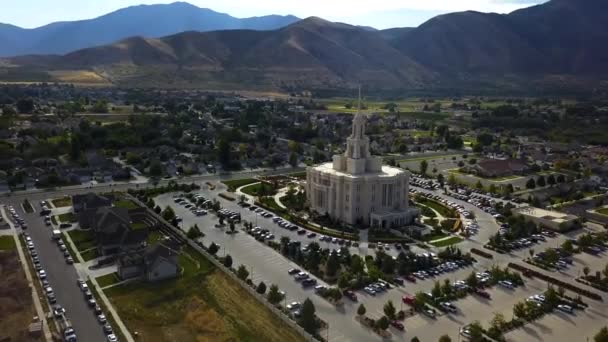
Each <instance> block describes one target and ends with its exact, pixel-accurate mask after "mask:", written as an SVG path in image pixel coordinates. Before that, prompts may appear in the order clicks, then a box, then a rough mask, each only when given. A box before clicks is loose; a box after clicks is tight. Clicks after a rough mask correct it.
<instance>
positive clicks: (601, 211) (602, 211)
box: [595, 208, 608, 216]
mask: <svg viewBox="0 0 608 342" xmlns="http://www.w3.org/2000/svg"><path fill="white" fill-rule="evenodd" d="M595 212H596V213H598V214H602V215H606V216H608V208H601V209H598V210H596V211H595Z"/></svg>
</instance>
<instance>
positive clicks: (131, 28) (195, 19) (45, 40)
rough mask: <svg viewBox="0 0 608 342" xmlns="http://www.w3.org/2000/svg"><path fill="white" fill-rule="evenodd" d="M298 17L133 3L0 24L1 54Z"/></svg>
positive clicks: (280, 23) (264, 26) (61, 50)
mask: <svg viewBox="0 0 608 342" xmlns="http://www.w3.org/2000/svg"><path fill="white" fill-rule="evenodd" d="M298 20H299V19H298V18H296V17H294V16H278V15H269V16H263V17H252V18H244V19H238V18H234V17H232V16H230V15H228V14H224V13H218V12H214V11H212V10H210V9H206V8H199V7H196V6H193V5H190V4H188V3H185V2H175V3H172V4H168V5H140V6H133V7H128V8H124V9H120V10H118V11H115V12H112V13H109V14H106V15H103V16H101V17H98V18H95V19H90V20H80V21H73V22H57V23H52V24H49V25H45V26H42V27H39V28H35V29H22V28H19V27H16V26H12V25H6V24H0V56H16V55H27V54H65V53H68V52H72V51H75V50H78V49H82V48H87V47H92V46H98V45H104V44H110V43H113V42H115V41H118V40H122V39H125V38H128V37H133V36H141V37H147V38H155V37H163V36H168V35H172V34H176V33H180V32H184V31H200V32H207V31H216V30H232V29H251V30H274V29H277V28H281V27H284V26H286V25H289V24H291V23H294V22H296V21H298Z"/></svg>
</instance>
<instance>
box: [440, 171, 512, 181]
mask: <svg viewBox="0 0 608 342" xmlns="http://www.w3.org/2000/svg"><path fill="white" fill-rule="evenodd" d="M449 172H450V173H454V174H456V175H463V176H468V177H474V178H480V179H485V180H487V181H491V182H504V181H508V180H514V179H519V178H522V177H523V176H519V175H510V176H503V177H484V176H481V175H475V174H471V173H466V172H460V170H458V169H452V170H449Z"/></svg>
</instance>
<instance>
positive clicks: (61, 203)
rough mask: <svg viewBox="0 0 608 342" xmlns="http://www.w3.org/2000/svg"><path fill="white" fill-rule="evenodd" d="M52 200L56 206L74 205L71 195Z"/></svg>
mask: <svg viewBox="0 0 608 342" xmlns="http://www.w3.org/2000/svg"><path fill="white" fill-rule="evenodd" d="M51 202H52V203H53V205H54V206H55V207H56V208H61V207H69V206H71V205H72V198H71V197H69V196H66V197H62V198H55V199H54V200H52V201H51Z"/></svg>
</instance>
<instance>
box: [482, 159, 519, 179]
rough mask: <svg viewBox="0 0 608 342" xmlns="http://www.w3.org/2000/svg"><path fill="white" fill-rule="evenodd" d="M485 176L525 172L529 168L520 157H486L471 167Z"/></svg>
mask: <svg viewBox="0 0 608 342" xmlns="http://www.w3.org/2000/svg"><path fill="white" fill-rule="evenodd" d="M471 169H472V171H473V172H475V173H476V174H478V175H480V176H483V177H505V176H512V175H516V174H524V173H526V172H527V171H528V170H529V167H528V165H527V164H526V162H525V161H523V160H519V159H484V160H481V161H479V162H477V164H475V165H473V166H472V167H471Z"/></svg>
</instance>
